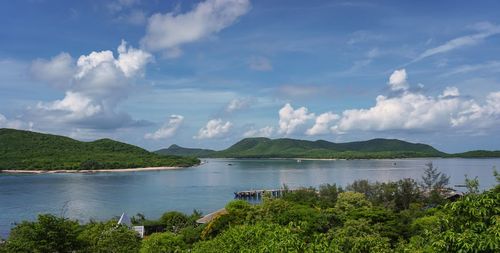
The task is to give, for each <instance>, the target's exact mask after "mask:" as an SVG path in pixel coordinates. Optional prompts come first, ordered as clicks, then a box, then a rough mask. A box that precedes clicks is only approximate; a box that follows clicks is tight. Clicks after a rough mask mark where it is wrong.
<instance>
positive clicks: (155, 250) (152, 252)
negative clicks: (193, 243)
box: [140, 232, 186, 253]
mask: <svg viewBox="0 0 500 253" xmlns="http://www.w3.org/2000/svg"><path fill="white" fill-rule="evenodd" d="M185 248H186V243H185V242H184V240H183V239H182V236H179V235H175V234H173V233H171V232H165V233H154V234H152V235H151V236H149V237H148V238H146V239H144V240H143V241H142V246H141V251H140V253H177V252H182V251H183V249H185Z"/></svg>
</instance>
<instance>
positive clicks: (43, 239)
mask: <svg viewBox="0 0 500 253" xmlns="http://www.w3.org/2000/svg"><path fill="white" fill-rule="evenodd" d="M79 232H80V226H79V224H78V222H76V221H73V220H69V219H67V218H62V217H56V216H54V215H51V214H41V215H39V216H38V219H37V221H34V222H29V221H23V222H22V223H20V224H18V225H16V226H15V227H14V228H13V229H12V231H11V233H10V236H9V239H8V241H7V242H6V243H5V250H6V251H7V252H72V251H76V250H78V249H80V247H81V242H80V241H79V240H78V233H79Z"/></svg>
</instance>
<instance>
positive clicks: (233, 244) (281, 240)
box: [192, 223, 306, 253]
mask: <svg viewBox="0 0 500 253" xmlns="http://www.w3.org/2000/svg"><path fill="white" fill-rule="evenodd" d="M305 246H306V245H305V243H304V242H303V241H302V240H301V238H300V237H299V236H298V235H297V234H296V233H294V232H293V231H292V230H291V229H290V228H288V227H283V226H279V225H276V224H263V223H258V224H256V225H240V226H235V227H231V228H229V229H228V230H226V231H224V232H223V233H222V234H220V235H219V236H217V237H215V238H214V239H212V240H209V241H202V242H199V243H197V244H195V245H194V247H193V251H192V252H201V253H210V252H216V253H219V252H220V253H224V252H231V253H232V252H303V251H304V250H305Z"/></svg>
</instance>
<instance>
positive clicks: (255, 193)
mask: <svg viewBox="0 0 500 253" xmlns="http://www.w3.org/2000/svg"><path fill="white" fill-rule="evenodd" d="M291 191H293V190H290V189H274V190H251V191H239V192H234V198H235V199H261V198H262V197H263V196H264V195H266V194H268V195H269V196H271V197H275V198H278V197H281V196H283V193H285V192H291Z"/></svg>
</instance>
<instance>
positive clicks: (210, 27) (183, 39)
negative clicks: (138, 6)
mask: <svg viewBox="0 0 500 253" xmlns="http://www.w3.org/2000/svg"><path fill="white" fill-rule="evenodd" d="M249 10H250V1H249V0H206V1H204V2H201V3H199V4H197V5H196V6H195V7H194V8H193V9H192V10H191V11H189V12H186V13H180V14H179V13H176V12H169V13H166V14H160V13H157V14H154V15H153V16H151V17H150V18H149V20H148V26H147V31H146V35H145V36H144V38H142V40H141V44H142V45H143V46H144V47H145V48H147V49H149V50H152V51H167V52H168V51H170V50H174V51H177V53H176V54H174V55H179V51H180V48H179V46H181V45H182V44H185V43H190V42H194V41H197V40H200V39H203V38H206V37H208V36H210V35H212V34H214V33H217V32H219V31H221V30H222V29H224V28H226V27H228V26H230V25H231V24H233V23H234V22H236V20H237V19H238V18H239V17H240V16H242V15H244V14H245V13H247V12H248V11H249Z"/></svg>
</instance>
